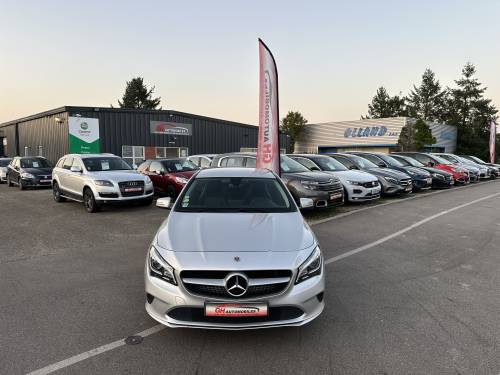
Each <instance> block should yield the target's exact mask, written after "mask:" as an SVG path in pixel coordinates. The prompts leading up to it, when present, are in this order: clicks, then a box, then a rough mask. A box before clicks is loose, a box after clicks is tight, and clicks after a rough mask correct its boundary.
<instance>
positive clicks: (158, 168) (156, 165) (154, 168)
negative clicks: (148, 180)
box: [149, 161, 165, 174]
mask: <svg viewBox="0 0 500 375" xmlns="http://www.w3.org/2000/svg"><path fill="white" fill-rule="evenodd" d="M164 169H165V168H163V166H162V165H161V163H160V162H158V161H153V162H151V165H150V166H149V171H150V172H152V173H157V174H160V173H161V172H162V171H163V170H164Z"/></svg>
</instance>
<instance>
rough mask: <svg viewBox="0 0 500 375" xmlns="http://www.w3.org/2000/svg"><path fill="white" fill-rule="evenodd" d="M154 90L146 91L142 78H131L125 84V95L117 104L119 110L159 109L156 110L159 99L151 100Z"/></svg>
mask: <svg viewBox="0 0 500 375" xmlns="http://www.w3.org/2000/svg"><path fill="white" fill-rule="evenodd" d="M154 89H155V87H154V86H153V87H152V88H151V89H148V87H147V86H146V85H145V84H144V79H143V78H142V77H136V78H132V80H131V81H129V82H127V85H126V87H125V93H124V94H123V97H122V100H121V101H120V100H118V104H119V106H120V107H121V108H136V109H161V107H160V108H158V106H159V105H160V102H161V98H160V97H158V98H152V96H153V91H154Z"/></svg>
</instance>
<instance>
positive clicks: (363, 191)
mask: <svg viewBox="0 0 500 375" xmlns="http://www.w3.org/2000/svg"><path fill="white" fill-rule="evenodd" d="M344 186H345V189H346V190H347V197H346V199H348V200H349V202H362V201H370V200H373V199H378V198H380V192H381V187H380V185H378V186H374V187H370V188H366V187H364V186H359V185H347V184H346V185H344Z"/></svg>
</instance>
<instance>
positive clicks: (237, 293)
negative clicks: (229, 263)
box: [226, 273, 248, 297]
mask: <svg viewBox="0 0 500 375" xmlns="http://www.w3.org/2000/svg"><path fill="white" fill-rule="evenodd" d="M247 288H248V278H247V277H246V276H245V275H244V274H242V273H230V274H229V275H227V277H226V291H227V292H228V293H229V294H230V295H231V296H233V297H241V296H242V295H243V294H245V293H246V291H247Z"/></svg>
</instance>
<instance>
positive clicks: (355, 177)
mask: <svg viewBox="0 0 500 375" xmlns="http://www.w3.org/2000/svg"><path fill="white" fill-rule="evenodd" d="M325 173H328V174H332V175H333V176H336V177H338V178H339V179H340V180H341V181H356V182H371V181H377V177H375V176H374V175H372V174H370V173H368V172H363V171H354V170H351V171H325Z"/></svg>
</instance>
